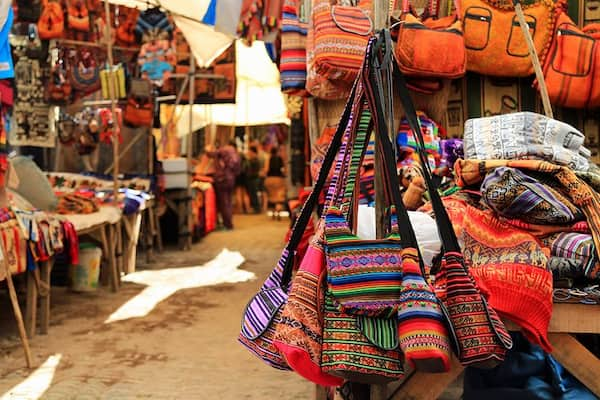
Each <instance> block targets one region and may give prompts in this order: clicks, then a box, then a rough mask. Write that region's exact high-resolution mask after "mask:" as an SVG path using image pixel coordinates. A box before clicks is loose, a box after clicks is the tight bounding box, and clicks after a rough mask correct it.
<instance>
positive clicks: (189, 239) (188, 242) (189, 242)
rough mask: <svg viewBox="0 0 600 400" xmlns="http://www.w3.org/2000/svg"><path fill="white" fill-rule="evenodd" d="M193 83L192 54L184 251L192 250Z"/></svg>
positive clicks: (192, 58)
mask: <svg viewBox="0 0 600 400" xmlns="http://www.w3.org/2000/svg"><path fill="white" fill-rule="evenodd" d="M195 81H196V59H195V58H194V54H193V53H190V76H189V79H188V85H189V88H188V91H189V96H190V99H189V107H190V109H189V121H188V127H189V129H188V135H187V142H186V143H187V145H186V147H187V150H186V157H187V177H188V180H187V183H188V185H187V188H188V200H187V203H188V207H187V212H188V215H187V221H188V224H187V227H188V236H187V238H186V246H185V248H186V250H189V249H191V248H192V227H193V215H192V175H191V173H192V168H193V167H192V157H193V156H192V143H193V142H192V132H193V129H194V125H193V117H194V98H195V97H196V93H195V90H194V89H195Z"/></svg>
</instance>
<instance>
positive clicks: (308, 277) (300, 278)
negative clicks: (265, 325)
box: [273, 240, 343, 386]
mask: <svg viewBox="0 0 600 400" xmlns="http://www.w3.org/2000/svg"><path fill="white" fill-rule="evenodd" d="M325 275H326V269H325V254H324V253H323V249H322V248H321V247H320V244H319V243H317V240H314V241H313V243H311V244H310V245H309V246H308V250H307V252H306V254H305V256H304V258H303V259H302V263H301V264H300V268H299V269H298V273H297V274H296V276H295V277H294V280H293V281H292V287H291V289H290V292H289V296H288V300H287V303H286V304H285V306H284V307H283V311H282V312H281V320H280V322H279V324H277V328H276V333H275V338H274V340H273V344H274V345H275V347H276V348H277V350H278V351H279V353H280V354H281V355H282V356H283V358H284V359H285V360H286V362H287V363H288V365H289V366H290V367H291V368H292V369H293V370H294V371H296V372H297V373H298V374H300V375H301V376H302V377H304V378H306V379H308V380H310V381H311V382H314V383H316V384H318V385H322V386H339V385H341V384H342V383H343V380H342V379H340V378H338V377H335V376H332V375H329V374H327V373H325V372H323V371H322V370H321V343H322V341H323V326H322V322H323V306H324V302H325V297H324V293H325V292H324V290H323V289H324V279H325Z"/></svg>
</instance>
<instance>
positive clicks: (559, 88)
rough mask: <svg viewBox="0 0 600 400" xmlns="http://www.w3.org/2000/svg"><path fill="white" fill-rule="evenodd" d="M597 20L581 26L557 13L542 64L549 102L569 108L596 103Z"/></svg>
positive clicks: (599, 84) (599, 93)
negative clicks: (550, 39)
mask: <svg viewBox="0 0 600 400" xmlns="http://www.w3.org/2000/svg"><path fill="white" fill-rule="evenodd" d="M599 68H600V24H589V25H587V26H585V27H583V29H580V28H579V27H577V25H576V24H575V23H574V22H573V21H572V20H571V19H570V18H569V15H568V14H567V13H566V12H563V13H561V14H560V16H559V17H558V20H557V22H556V31H555V34H554V40H553V41H552V45H551V46H550V51H549V52H548V56H547V57H546V62H545V64H544V79H545V81H546V86H547V87H548V96H549V97H550V101H551V102H552V104H555V105H558V106H562V107H571V108H596V107H600V75H598V73H597V72H596V71H598V69H599Z"/></svg>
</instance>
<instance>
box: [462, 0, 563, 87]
mask: <svg viewBox="0 0 600 400" xmlns="http://www.w3.org/2000/svg"><path fill="white" fill-rule="evenodd" d="M461 2H462V5H461V7H462V21H463V32H464V38H465V46H466V49H467V70H468V71H472V72H477V73H479V74H482V75H491V76H500V77H526V76H529V75H532V74H533V64H532V63H531V58H530V57H529V49H528V47H527V43H526V42H525V36H524V35H523V31H522V30H521V26H520V25H519V20H518V19H517V15H516V14H515V9H514V6H513V5H512V2H510V1H503V0H461ZM558 5H559V3H557V2H555V1H554V0H536V1H534V2H532V3H531V4H527V5H525V4H523V5H522V8H523V13H524V14H525V20H526V22H527V24H528V25H529V28H530V29H529V30H530V32H531V36H532V38H533V43H534V45H535V49H536V51H537V53H538V55H539V57H540V59H544V56H545V54H546V52H547V51H548V47H549V46H550V40H551V39H552V32H553V29H554V22H555V20H556V17H557V14H558V12H559V7H558Z"/></svg>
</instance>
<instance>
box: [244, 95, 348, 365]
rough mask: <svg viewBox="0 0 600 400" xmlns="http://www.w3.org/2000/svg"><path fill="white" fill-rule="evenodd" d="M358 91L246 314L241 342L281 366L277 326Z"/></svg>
mask: <svg viewBox="0 0 600 400" xmlns="http://www.w3.org/2000/svg"><path fill="white" fill-rule="evenodd" d="M354 94H355V90H353V91H352V93H351V96H350V98H349V100H348V102H347V104H346V107H345V109H344V112H343V114H342V117H341V120H340V124H339V126H338V128H337V130H336V133H335V135H334V137H333V140H332V142H331V146H330V147H329V149H328V151H327V156H326V159H325V161H324V162H323V168H322V170H321V172H320V173H319V177H318V179H317V181H316V182H315V185H314V187H313V190H312V192H311V194H310V195H309V197H308V199H307V200H306V202H305V204H304V206H303V207H302V211H301V212H300V215H299V216H298V218H297V219H296V222H295V224H294V228H293V230H292V234H291V236H290V240H289V241H288V244H287V245H286V247H285V248H284V250H283V251H282V254H281V257H280V259H279V261H278V262H277V265H276V266H275V269H274V270H273V272H271V274H270V275H269V277H268V278H267V280H266V281H265V282H264V283H263V285H262V287H261V289H260V291H259V292H258V293H257V294H256V295H255V296H253V297H252V298H251V299H250V301H249V302H248V304H247V306H246V308H245V310H244V313H243V316H242V327H241V331H240V335H239V336H238V340H239V342H240V343H241V344H242V345H244V346H245V347H246V348H247V349H248V350H249V351H250V352H252V353H253V354H254V355H256V356H257V357H258V358H260V359H261V360H263V361H264V362H266V363H267V364H269V365H270V366H272V367H274V368H277V369H284V370H285V369H290V367H289V365H288V364H287V362H286V361H285V359H284V358H283V357H282V355H281V354H280V353H279V352H278V350H277V348H276V347H275V345H274V344H273V339H274V338H275V334H276V327H277V325H278V324H279V323H280V321H281V313H282V309H283V305H284V304H285V303H286V301H287V298H288V293H289V289H290V287H289V286H290V281H291V277H292V270H293V266H294V265H293V260H294V258H295V257H294V253H295V251H296V248H297V246H298V244H299V242H300V240H301V239H302V234H303V233H304V229H305V227H306V224H307V223H308V221H309V220H310V215H311V213H312V211H313V208H314V207H315V205H316V204H317V201H318V198H319V196H320V194H321V190H322V189H323V186H324V183H325V179H326V177H327V174H328V172H329V169H330V168H331V167H332V165H333V161H334V158H335V154H336V153H337V152H338V150H339V148H340V146H341V143H342V138H343V136H344V131H345V128H346V125H347V124H348V121H349V119H350V113H351V109H352V105H353V102H354V97H355V96H354Z"/></svg>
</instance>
